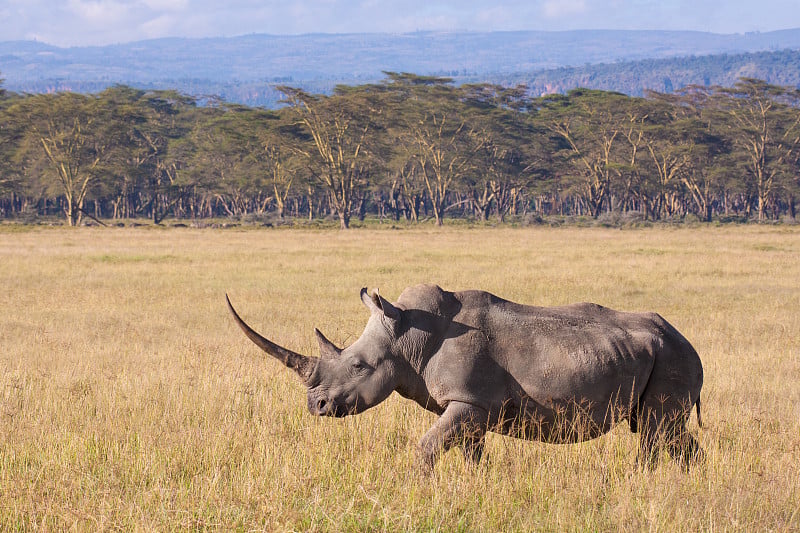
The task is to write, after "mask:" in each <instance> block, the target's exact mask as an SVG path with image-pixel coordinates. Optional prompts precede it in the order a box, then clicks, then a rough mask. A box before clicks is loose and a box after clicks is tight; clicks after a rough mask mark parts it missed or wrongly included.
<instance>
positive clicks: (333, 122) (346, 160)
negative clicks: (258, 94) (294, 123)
mask: <svg viewBox="0 0 800 533" xmlns="http://www.w3.org/2000/svg"><path fill="white" fill-rule="evenodd" d="M278 89H279V90H280V91H281V92H282V93H283V94H284V95H285V96H286V102H287V103H288V104H289V106H290V107H291V109H292V110H293V111H294V112H295V114H296V116H297V117H298V118H299V120H300V123H301V124H302V125H303V126H304V127H305V129H306V131H307V132H308V134H309V135H310V136H311V142H312V146H313V148H311V149H310V150H307V151H305V155H306V156H307V157H308V159H309V161H311V162H312V166H311V172H312V175H313V176H314V178H315V179H316V180H317V181H318V182H319V183H320V184H321V185H322V187H323V188H324V189H325V190H326V192H327V194H328V196H329V200H330V204H331V206H332V207H333V208H334V209H335V211H336V214H337V215H338V217H339V226H340V228H341V229H347V228H349V227H350V217H351V214H352V211H353V205H354V201H355V199H356V198H357V195H358V193H359V192H360V190H361V188H363V187H364V186H365V184H366V182H367V179H368V177H369V168H370V167H369V150H370V146H369V142H370V140H371V139H370V135H371V134H372V132H373V130H374V129H376V124H375V120H376V118H377V117H378V116H379V115H380V114H381V109H380V107H379V106H378V105H376V102H375V99H374V98H373V95H372V94H371V92H370V91H369V90H367V89H362V90H359V91H355V90H345V89H344V88H339V92H338V93H337V94H335V95H334V96H331V97H325V96H319V95H311V94H308V93H306V92H305V91H303V90H301V89H295V88H291V87H285V86H284V87H279V88H278Z"/></svg>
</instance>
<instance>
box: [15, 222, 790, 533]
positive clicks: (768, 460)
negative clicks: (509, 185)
mask: <svg viewBox="0 0 800 533" xmlns="http://www.w3.org/2000/svg"><path fill="white" fill-rule="evenodd" d="M4 228H5V229H2V228H0V281H2V286H1V287H0V290H1V291H2V314H0V530H4V531H5V530H12V531H13V530H31V529H43V530H53V531H57V530H67V529H76V530H89V531H92V530H100V529H124V530H177V529H213V530H230V529H235V530H243V531H245V530H247V531H249V530H268V531H288V530H297V531H307V530H311V531H360V530H387V531H404V530H408V531H419V530H422V531H427V530H441V531H534V530H540V531H584V530H594V531H609V530H610V531H614V530H625V531H629V530H630V531H642V530H647V531H669V532H672V531H698V530H708V531H729V530H730V531H761V530H773V531H797V530H800V511H799V510H798V509H799V508H800V230H798V229H796V228H791V227H771V226H770V227H766V226H746V227H742V226H737V227H708V228H691V229H690V228H646V229H635V230H615V229H606V228H584V229H580V228H503V229H494V228H460V229H456V228H447V227H446V228H444V229H441V230H438V229H434V228H429V227H422V228H417V229H402V230H399V231H391V230H377V229H358V230H351V231H348V232H340V231H328V230H321V231H320V230H297V229H295V230H281V229H260V230H255V229H253V230H212V229H205V230H197V229H171V230H160V229H151V228H115V229H111V228H109V229H92V228H82V229H78V230H71V231H70V230H66V229H33V230H23V231H11V230H9V229H8V226H5V227H4ZM419 282H436V283H438V284H440V285H441V286H443V287H445V288H448V289H466V288H481V289H486V290H489V291H492V292H494V293H496V294H498V295H501V296H503V297H506V298H510V299H513V300H516V301H519V302H524V303H530V304H537V305H556V304H564V303H569V302H575V301H587V300H588V301H593V302H596V303H600V304H603V305H607V306H610V307H615V308H619V309H624V310H651V311H657V312H659V313H660V314H662V315H663V316H664V317H665V318H666V319H667V320H669V321H670V322H671V323H673V324H674V325H675V326H676V327H677V328H678V329H679V330H680V331H681V332H682V333H684V335H685V336H686V337H687V338H689V339H690V341H691V342H692V343H693V344H694V346H695V347H696V348H697V350H698V352H699V353H700V355H701V358H702V360H703V364H704V368H705V384H704V387H703V402H702V406H703V419H704V423H705V427H704V428H703V429H699V428H698V427H697V421H696V418H695V416H694V415H693V416H692V420H691V422H690V428H691V430H692V431H693V433H694V434H695V435H697V437H698V439H699V441H700V442H701V444H702V445H703V447H704V448H705V450H706V452H707V461H706V463H705V464H704V465H703V466H700V467H698V468H695V469H693V470H692V471H691V472H690V473H688V474H685V473H683V472H682V471H681V469H680V467H679V466H678V465H676V464H673V463H672V462H671V461H669V460H662V461H661V462H660V463H659V464H658V466H657V467H656V468H655V469H654V470H653V471H642V470H640V469H638V468H637V467H636V464H635V458H636V442H637V441H636V436H635V435H632V434H631V433H630V431H629V430H628V428H627V427H625V426H620V427H618V428H617V429H615V430H614V431H613V432H612V433H611V434H609V435H606V436H604V437H602V438H600V439H596V440H594V441H591V442H588V443H584V444H578V445H548V444H542V443H536V442H527V441H521V440H515V439H511V438H507V437H500V436H496V435H491V436H490V437H489V439H488V443H487V450H486V460H485V461H484V462H482V463H481V464H480V465H479V466H477V467H473V466H470V465H469V464H467V463H465V462H464V460H463V459H462V457H461V454H460V453H457V452H455V451H454V452H450V453H448V454H447V455H445V456H444V457H443V458H442V460H441V461H440V462H439V464H438V465H437V466H436V469H435V472H434V474H433V475H432V476H430V477H426V476H424V475H421V474H420V473H419V472H418V471H417V469H416V468H415V462H414V446H415V443H416V442H417V440H418V439H419V438H420V437H421V436H422V435H423V434H424V432H425V431H426V430H427V428H428V427H429V426H430V425H431V423H432V422H433V420H434V416H433V415H432V414H430V413H427V412H425V411H423V410H422V409H421V408H419V407H417V406H416V405H414V404H412V403H411V402H409V401H406V400H403V399H402V398H400V397H398V396H397V395H393V396H392V397H391V398H390V399H389V400H388V401H386V402H385V403H384V404H382V405H380V406H378V407H376V408H374V409H372V410H370V411H368V412H366V413H364V414H362V415H359V416H355V417H348V418H345V419H321V418H315V417H312V416H311V415H309V414H307V412H306V409H305V394H304V389H303V387H302V386H301V384H300V383H299V381H298V380H297V379H296V377H295V376H294V375H293V374H291V373H290V372H289V371H287V370H286V369H284V368H283V367H281V366H280V364H279V363H278V362H277V361H274V360H272V359H270V358H269V357H267V356H265V355H264V354H262V353H261V352H259V351H258V349H257V348H256V347H255V346H254V345H253V344H252V343H250V342H249V341H248V340H247V339H246V338H245V337H244V336H243V335H242V334H241V332H240V331H239V330H238V329H237V328H236V326H235V324H234V323H233V322H232V320H231V318H230V317H229V316H228V311H227V309H226V307H225V300H224V294H225V292H228V293H229V294H230V296H231V299H232V301H233V302H234V304H235V305H236V306H237V307H238V309H239V310H240V312H241V313H242V315H243V316H244V318H245V319H246V320H248V321H249V322H250V323H251V324H253V325H254V326H255V327H256V328H257V329H259V330H260V331H261V332H262V333H264V334H266V335H268V336H269V337H271V338H272V339H273V340H275V341H277V342H280V343H282V344H284V345H286V346H287V347H289V348H292V349H294V350H297V351H300V352H304V353H311V354H316V353H317V348H316V346H315V341H314V336H313V328H314V327H315V326H316V327H319V328H320V329H321V330H322V331H323V332H325V333H326V334H327V335H328V336H329V337H330V338H331V339H332V340H334V341H335V342H337V343H340V344H349V343H351V342H353V341H354V340H355V339H356V338H357V337H358V335H359V334H360V333H361V330H362V328H363V325H364V323H365V322H366V319H367V311H366V310H365V309H364V308H363V306H362V304H361V303H360V301H359V298H358V291H359V289H360V288H361V287H362V286H368V287H370V288H372V287H379V288H380V290H381V293H382V294H383V295H384V296H386V297H387V298H389V299H390V300H394V299H396V298H397V295H398V294H399V292H400V291H401V290H402V289H403V288H404V287H406V286H408V285H411V284H415V283H419Z"/></svg>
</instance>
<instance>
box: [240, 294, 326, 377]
mask: <svg viewBox="0 0 800 533" xmlns="http://www.w3.org/2000/svg"><path fill="white" fill-rule="evenodd" d="M225 300H226V301H227V302H228V309H230V310H231V313H232V314H233V318H234V319H235V320H236V323H237V324H239V327H240V328H242V331H244V334H245V335H247V338H248V339H250V340H251V341H253V342H254V343H255V344H256V345H257V346H258V347H259V348H261V349H262V350H264V351H265V352H267V353H268V354H270V355H271V356H272V357H274V358H276V359H278V360H279V361H281V362H282V363H283V364H284V365H286V366H287V367H289V368H291V369H292V370H294V371H295V372H297V374H298V375H299V376H300V378H301V379H302V380H303V382H304V383H307V382H308V380H309V378H310V377H311V373H312V372H314V369H315V368H316V366H317V361H318V359H317V358H316V357H309V356H305V355H301V354H299V353H296V352H293V351H291V350H287V349H286V348H284V347H282V346H278V345H277V344H275V343H274V342H272V341H271V340H269V339H266V338H264V337H262V336H261V335H260V334H259V333H258V332H256V331H255V330H254V329H253V328H251V327H250V326H248V325H247V323H246V322H245V321H244V320H242V319H241V317H239V314H238V313H237V312H236V310H235V309H234V308H233V305H231V300H230V298H228V295H227V294H226V295H225Z"/></svg>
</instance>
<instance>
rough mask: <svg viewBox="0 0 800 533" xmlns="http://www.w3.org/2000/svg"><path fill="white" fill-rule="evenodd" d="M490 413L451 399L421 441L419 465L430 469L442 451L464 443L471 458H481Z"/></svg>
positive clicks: (466, 455) (427, 469)
mask: <svg viewBox="0 0 800 533" xmlns="http://www.w3.org/2000/svg"><path fill="white" fill-rule="evenodd" d="M487 421H488V413H487V412H486V410H484V409H481V408H480V407H476V406H474V405H470V404H467V403H462V402H450V403H449V404H448V406H447V408H446V409H445V410H444V413H442V416H440V417H439V419H438V420H437V421H436V423H435V424H433V426H432V427H431V429H429V430H428V432H427V433H425V436H424V437H422V440H421V441H420V443H419V450H418V453H419V461H420V465H421V466H422V468H423V469H425V470H426V471H431V470H432V469H433V465H434V464H436V460H437V459H438V458H439V455H440V454H442V453H443V452H446V451H447V450H449V449H450V448H452V447H453V446H458V445H461V446H463V448H464V455H465V457H466V458H467V459H468V460H471V461H476V462H477V461H479V460H480V458H481V455H482V454H483V443H484V437H485V436H486V428H487Z"/></svg>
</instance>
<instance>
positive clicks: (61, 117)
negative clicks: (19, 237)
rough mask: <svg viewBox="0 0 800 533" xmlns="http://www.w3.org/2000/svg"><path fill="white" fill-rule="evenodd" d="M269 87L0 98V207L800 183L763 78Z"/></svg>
mask: <svg viewBox="0 0 800 533" xmlns="http://www.w3.org/2000/svg"><path fill="white" fill-rule="evenodd" d="M280 90H281V91H282V92H283V94H284V95H285V104H287V105H286V106H284V107H283V108H281V109H278V110H274V111H268V110H264V109H260V108H251V107H247V106H241V105H235V104H229V103H226V102H224V101H220V100H217V99H212V100H206V101H205V102H204V105H202V106H201V105H198V102H197V101H196V100H195V99H193V98H191V97H188V96H186V95H183V94H181V93H178V92H174V91H146V90H140V89H134V88H131V87H126V86H115V87H112V88H110V89H107V90H105V91H103V92H101V93H98V94H96V95H90V96H85V95H78V94H74V93H56V94H51V95H17V94H13V93H5V94H2V95H0V117H1V118H2V119H3V120H2V121H1V122H0V216H4V217H21V218H24V217H27V216H53V215H57V214H59V213H61V214H63V215H64V216H65V220H66V221H67V222H68V223H69V224H70V225H75V224H80V223H81V221H82V220H83V219H84V216H88V217H90V218H93V219H95V220H100V219H109V218H110V219H128V218H137V217H146V218H149V219H151V220H152V221H153V222H155V223H160V222H161V221H162V220H163V219H164V218H166V217H174V218H176V219H186V218H191V219H198V218H214V217H229V218H234V219H252V220H259V221H262V222H263V223H272V221H273V219H275V221H276V222H281V223H282V222H283V221H284V220H285V219H286V218H287V217H292V218H294V219H298V218H300V217H303V218H308V219H309V220H312V219H317V220H326V219H331V218H334V219H337V220H338V221H339V223H340V227H342V228H347V227H349V226H350V218H351V217H358V219H359V222H362V221H363V220H364V219H365V218H366V217H368V216H375V217H378V218H379V219H383V218H391V219H393V220H395V221H399V220H401V219H403V220H406V221H413V222H417V221H423V220H426V219H432V220H434V221H436V223H437V224H439V225H441V224H442V223H443V220H444V219H445V218H456V219H475V220H483V221H485V220H489V219H490V218H492V217H494V218H496V220H498V221H499V222H502V221H505V220H506V219H509V218H510V219H511V220H513V221H525V220H532V219H537V220H542V217H554V216H558V217H565V218H563V219H564V220H569V219H575V220H579V219H581V217H591V218H592V219H595V220H597V219H599V218H600V217H601V216H603V215H605V219H604V220H622V219H623V218H624V219H634V218H637V217H640V218H641V219H644V220H650V219H653V220H659V219H666V220H676V219H683V218H685V217H686V216H687V215H692V216H695V217H696V218H697V219H699V220H703V221H711V220H713V219H714V217H718V218H726V219H727V218H730V217H734V218H741V217H744V218H755V219H758V220H759V221H765V220H769V219H773V220H777V219H781V218H785V217H788V218H790V219H794V218H795V214H796V213H795V211H796V204H797V201H798V196H800V178H798V176H799V175H800V140H799V139H800V92H799V91H797V90H795V89H791V88H788V87H782V86H777V85H773V84H769V83H766V82H764V81H761V80H755V79H751V78H743V79H741V80H740V81H739V82H738V83H737V84H736V85H734V86H733V87H729V88H725V87H719V86H713V87H699V86H691V87H687V88H685V89H682V90H680V91H677V92H673V93H669V94H661V93H648V94H647V96H646V97H630V96H626V95H625V94H622V93H618V92H609V91H600V90H595V89H584V88H579V89H573V90H570V91H568V92H567V93H566V94H551V95H547V96H543V97H539V98H532V97H531V96H530V89H529V88H528V87H526V86H524V85H517V86H513V87H506V86H501V85H494V84H469V85H462V86H457V85H455V84H454V83H453V82H452V80H451V79H450V78H444V77H430V76H417V75H414V74H409V73H395V72H388V73H386V79H385V80H383V82H381V83H378V84H367V85H360V86H339V87H337V88H336V89H335V91H334V93H333V95H332V96H325V95H320V94H310V93H307V92H305V91H303V90H301V89H296V88H293V87H286V86H284V87H281V88H280ZM622 215H626V217H623V216H622ZM627 215H630V216H627Z"/></svg>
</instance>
